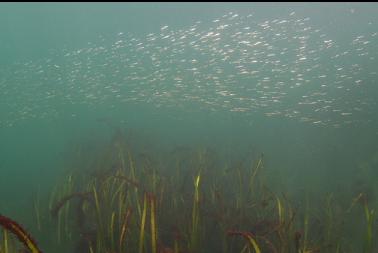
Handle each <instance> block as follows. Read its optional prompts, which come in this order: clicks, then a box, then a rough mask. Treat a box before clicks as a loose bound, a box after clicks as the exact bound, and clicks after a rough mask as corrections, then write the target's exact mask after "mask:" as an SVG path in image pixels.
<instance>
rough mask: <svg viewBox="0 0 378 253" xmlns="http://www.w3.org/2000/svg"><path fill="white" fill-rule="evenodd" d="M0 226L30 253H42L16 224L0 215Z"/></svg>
mask: <svg viewBox="0 0 378 253" xmlns="http://www.w3.org/2000/svg"><path fill="white" fill-rule="evenodd" d="M0 225H1V226H2V227H4V228H5V229H6V230H9V232H11V233H13V234H14V235H15V236H16V237H17V238H18V240H20V242H22V243H23V244H24V245H25V247H26V248H28V249H29V250H30V252H31V253H42V251H41V250H40V249H39V248H38V246H37V243H36V242H35V241H34V240H33V238H32V237H31V236H30V235H29V234H28V233H27V232H26V231H25V229H23V228H22V227H21V225H19V224H18V223H17V222H15V221H14V220H11V219H10V218H8V217H5V216H3V215H1V214H0Z"/></svg>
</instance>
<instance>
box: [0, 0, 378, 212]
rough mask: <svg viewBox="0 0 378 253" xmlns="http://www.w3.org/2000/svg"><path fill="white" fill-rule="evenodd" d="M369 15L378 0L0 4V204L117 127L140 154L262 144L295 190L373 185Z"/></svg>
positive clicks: (46, 185)
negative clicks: (138, 140)
mask: <svg viewBox="0 0 378 253" xmlns="http://www.w3.org/2000/svg"><path fill="white" fill-rule="evenodd" d="M377 13H378V5H377V4H376V3H289V4H288V3H239V4H238V3H202V4H200V3H164V4H159V3H140V4H139V3H138V4H137V3H93V4H84V3H78V4H70V3H35V4H29V3H17V4H11V3H2V4H1V5H0V31H1V35H0V55H1V57H0V67H1V68H0V75H1V76H0V154H1V155H0V171H1V175H0V198H1V202H0V212H1V213H4V214H8V215H10V216H13V217H15V218H17V217H24V216H25V215H27V214H25V210H28V209H29V208H30V206H31V203H32V197H33V196H34V195H35V194H36V192H37V191H38V189H39V191H40V192H48V191H49V189H50V187H51V186H52V185H53V184H54V182H55V180H56V178H57V177H59V175H60V172H61V171H62V169H63V168H64V164H65V163H66V159H67V157H68V154H69V148H72V146H73V144H74V143H80V142H85V141H88V140H93V139H99V140H107V138H109V137H110V136H111V135H112V134H113V133H114V130H115V128H117V127H119V128H122V129H133V130H134V131H135V132H136V133H138V134H141V136H145V137H146V141H147V142H148V143H150V144H149V145H150V148H151V150H153V148H154V147H156V148H157V147H160V146H163V147H166V148H167V149H170V148H174V147H175V146H177V145H193V146H196V145H203V146H210V147H214V148H215V149H217V150H219V151H220V152H224V153H225V154H229V153H235V154H236V153H238V152H240V153H243V154H244V153H245V152H246V151H251V152H256V153H259V152H263V153H264V154H265V157H266V163H267V168H268V173H270V174H271V175H273V176H275V177H277V178H278V177H279V178H280V179H282V181H284V182H285V185H286V187H287V188H290V189H291V190H294V191H295V190H298V194H300V193H301V190H302V189H304V188H306V189H310V191H313V192H324V191H336V192H337V191H343V190H345V189H349V190H350V187H351V186H353V185H354V184H356V180H360V181H361V180H362V181H364V182H366V184H368V185H371V188H374V187H375V186H374V182H375V181H376V180H377V172H376V171H377V169H378V168H377V166H378V143H377V138H378V136H377V133H378V132H377V119H378V118H377V116H378V113H377V109H376V108H377V98H378V89H377V87H376V86H377V71H378V69H377V67H376V66H378V65H377V64H378V61H377V56H378V55H377V54H378V53H377V52H378V36H377V32H378V23H377V22H378V15H377ZM235 15H236V16H235ZM198 21H200V22H198ZM222 25H223V26H224V25H228V27H227V26H226V27H221V26H222ZM219 27H221V28H219ZM246 27H249V28H248V29H247V28H246ZM217 28H218V29H217ZM244 28H245V29H244ZM191 29H194V30H191ZM243 29H244V30H243ZM217 32H219V33H220V34H219V35H217V34H216V33H217ZM254 32H255V33H254ZM248 33H250V34H248ZM166 36H167V37H166ZM201 38H202V39H201ZM258 42H260V43H258ZM140 43H141V44H140ZM191 43H192V44H191ZM256 43H257V44H256ZM225 45H228V46H225ZM164 48H165V49H164ZM285 48H286V49H285ZM229 49H231V50H229ZM282 52H283V54H281V53H282ZM345 52H346V53H345ZM224 57H226V58H224ZM193 60H194V61H193ZM238 60H239V61H238ZM254 60H256V62H253V61H254ZM254 64H255V65H254ZM272 69H275V70H276V71H272ZM307 69H310V70H307ZM253 71H257V72H253ZM291 71H293V72H291ZM194 72H195V73H194ZM298 74H299V75H298ZM264 78H265V79H264ZM322 85H323V86H322ZM361 164H364V165H363V166H362V165H361ZM362 167H363V168H364V169H365V170H363V171H362V169H361V168H362ZM351 191H352V190H351Z"/></svg>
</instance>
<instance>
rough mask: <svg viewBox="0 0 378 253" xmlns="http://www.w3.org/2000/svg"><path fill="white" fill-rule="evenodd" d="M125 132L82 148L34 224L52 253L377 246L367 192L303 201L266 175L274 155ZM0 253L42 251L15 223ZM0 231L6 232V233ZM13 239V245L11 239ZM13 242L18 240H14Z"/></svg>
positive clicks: (279, 251)
mask: <svg viewBox="0 0 378 253" xmlns="http://www.w3.org/2000/svg"><path fill="white" fill-rule="evenodd" d="M132 147H134V145H133V142H132V141H130V140H129V137H127V136H126V135H124V134H122V133H120V132H119V133H118V134H117V135H115V136H114V138H113V139H112V140H111V141H110V142H109V143H107V144H106V145H102V146H101V147H99V148H98V149H97V150H88V149H86V148H85V147H84V148H83V147H79V148H78V149H77V152H76V153H75V157H73V158H72V161H71V162H70V164H69V166H68V168H69V169H68V171H67V173H66V174H65V176H64V177H62V178H60V181H59V182H58V183H57V184H56V186H55V188H54V189H53V190H52V191H51V193H50V195H49V197H48V200H46V201H45V202H43V201H42V202H39V203H38V204H36V203H35V208H34V210H35V224H36V226H38V230H40V231H45V236H49V237H51V238H52V239H51V241H53V244H54V250H53V252H73V253H125V252H137V253H147V252H149V253H150V252H151V253H200V252H224V253H226V252H243V253H246V252H254V253H261V252H268V253H286V252H287V253H289V252H294V253H315V252H339V253H341V252H364V253H372V252H376V251H377V249H378V248H377V244H376V243H375V242H374V237H375V236H376V231H375V226H376V219H375V211H374V208H373V204H372V203H371V202H370V200H369V198H368V197H367V195H366V194H365V193H363V192H360V193H359V194H358V195H357V196H353V197H352V198H349V197H345V198H344V199H342V198H341V197H340V196H339V195H337V194H336V193H328V194H326V195H325V196H316V197H313V196H311V195H310V194H308V193H304V194H303V195H304V199H297V198H294V197H292V196H291V195H290V193H289V192H285V191H284V190H280V189H276V188H277V187H275V186H274V185H272V184H271V182H270V181H269V178H268V177H267V176H266V173H265V172H266V171H267V170H268V169H269V168H268V166H266V160H267V158H266V157H265V156H264V155H262V154H260V155H252V154H250V155H248V156H247V158H246V159H244V160H242V161H238V160H232V159H231V160H228V158H225V157H223V156H220V155H218V154H217V153H216V152H215V151H214V150H212V149H210V148H198V149H191V148H177V149H175V150H173V151H172V152H170V153H166V154H164V152H161V153H156V154H149V153H148V152H146V151H141V152H139V151H138V148H135V147H134V148H132ZM0 223H1V225H2V226H3V227H4V228H5V230H3V231H2V233H1V234H2V237H1V239H0V252H1V253H11V252H17V251H16V249H17V247H16V246H15V244H16V243H15V242H14V241H15V240H14V239H12V238H11V237H9V236H8V234H7V232H8V231H9V232H11V233H12V234H14V235H15V236H16V237H17V238H18V239H19V241H20V242H21V243H22V244H24V246H25V247H26V250H27V251H25V250H24V252H31V253H41V251H40V250H39V248H38V247H37V245H36V243H35V242H34V240H33V239H32V238H31V237H30V235H28V234H27V233H26V232H25V230H24V229H23V228H22V227H21V226H20V225H18V224H17V223H16V222H14V221H13V220H10V219H9V218H7V217H4V216H0ZM1 234H0V235H1ZM12 241H13V242H12ZM9 245H13V246H9Z"/></svg>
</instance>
